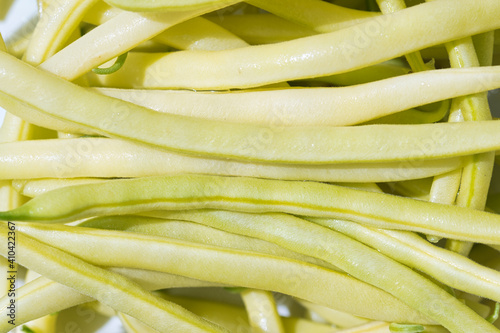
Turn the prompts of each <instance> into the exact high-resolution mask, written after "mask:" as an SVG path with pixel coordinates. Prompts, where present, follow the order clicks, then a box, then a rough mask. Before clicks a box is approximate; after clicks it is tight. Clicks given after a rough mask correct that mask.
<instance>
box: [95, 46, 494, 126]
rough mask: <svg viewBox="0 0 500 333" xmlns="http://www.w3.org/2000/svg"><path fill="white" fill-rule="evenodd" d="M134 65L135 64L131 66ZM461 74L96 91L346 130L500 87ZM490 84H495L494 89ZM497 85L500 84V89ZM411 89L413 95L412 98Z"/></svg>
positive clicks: (187, 109)
mask: <svg viewBox="0 0 500 333" xmlns="http://www.w3.org/2000/svg"><path fill="white" fill-rule="evenodd" d="M131 56H132V55H131ZM134 65H135V64H134V63H133V61H132V63H131V64H130V66H134ZM459 73H461V72H450V71H444V70H436V71H427V72H422V73H415V74H411V75H402V76H396V77H393V78H388V79H385V80H380V81H375V82H370V83H365V84H360V85H355V86H349V87H336V88H287V89H272V90H258V91H252V90H250V91H243V92H237V93H236V92H219V93H216V92H215V93H214V92H194V91H182V90H180V91H179V90H152V89H151V90H149V89H142V90H140V89H134V90H131V89H113V88H97V89H93V91H96V92H98V93H100V94H103V95H106V96H111V97H114V98H118V99H121V100H125V101H127V102H131V103H134V104H137V105H141V106H144V107H147V108H150V109H154V110H156V111H161V112H165V113H170V114H179V115H184V116H191V117H197V118H203V119H213V120H219V121H228V122H239V123H250V124H260V125H266V126H273V127H276V128H282V127H286V126H309V125H316V126H318V125H323V126H324V125H329V126H344V125H353V124H359V123H362V122H367V121H370V120H373V119H376V118H380V117H383V116H387V115H390V114H394V113H397V112H400V111H403V110H407V109H411V108H414V107H418V106H421V105H424V104H430V103H434V102H439V101H441V100H444V99H449V98H453V97H458V96H463V95H467V94H471V93H476V92H480V91H485V90H490V89H494V88H496V87H497V86H500V79H497V78H493V75H492V74H493V73H492V71H491V70H490V71H488V70H484V71H478V73H477V74H478V75H477V76H476V75H474V73H473V72H471V73H464V72H462V73H461V74H460V75H458V74H459ZM480 73H481V74H484V76H483V75H481V74H480ZM468 74H469V75H468ZM490 75H491V76H490ZM488 76H490V77H488ZM486 82H491V87H488V86H487V83H486ZM494 82H497V83H496V85H497V86H495V85H494V84H495V83H494ZM474 83H477V84H476V85H475V84H474ZM444 87H446V88H444ZM408 91H411V92H412V94H411V95H409V94H408Z"/></svg>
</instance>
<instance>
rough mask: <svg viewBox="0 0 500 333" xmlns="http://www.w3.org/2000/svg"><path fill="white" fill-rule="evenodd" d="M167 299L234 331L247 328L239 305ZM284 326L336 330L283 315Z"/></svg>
mask: <svg viewBox="0 0 500 333" xmlns="http://www.w3.org/2000/svg"><path fill="white" fill-rule="evenodd" d="M164 297H166V299H168V300H170V301H172V302H175V303H177V304H179V305H181V306H183V307H185V308H186V309H189V311H192V312H193V313H195V314H197V315H199V316H202V317H204V318H207V319H209V320H213V321H214V322H216V323H219V325H221V326H224V327H227V328H229V329H230V330H231V331H232V332H237V331H238V330H239V329H244V328H247V329H248V332H250V326H248V318H247V314H246V312H245V309H244V308H242V307H239V306H235V305H230V304H225V303H222V302H215V301H209V300H203V299H195V298H192V297H182V296H177V295H175V296H174V295H165V296H164ZM281 320H282V321H283V326H284V328H285V332H287V333H301V332H314V333H334V332H336V330H335V329H334V328H333V327H332V326H330V325H324V324H320V323H317V322H313V321H310V320H305V319H301V318H294V317H282V318H281Z"/></svg>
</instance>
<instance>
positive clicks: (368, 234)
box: [314, 220, 500, 302]
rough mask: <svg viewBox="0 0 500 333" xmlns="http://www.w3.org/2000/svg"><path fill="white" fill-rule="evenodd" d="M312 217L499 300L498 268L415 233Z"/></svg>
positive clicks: (455, 284) (456, 285)
mask: <svg viewBox="0 0 500 333" xmlns="http://www.w3.org/2000/svg"><path fill="white" fill-rule="evenodd" d="M314 221H315V222H317V223H319V224H320V225H323V226H327V227H329V228H331V229H334V230H337V231H339V232H342V233H344V234H346V235H348V236H350V237H352V238H354V239H357V240H359V241H360V242H363V243H365V244H369V245H370V246H372V247H374V248H376V249H378V250H379V251H380V252H382V253H384V254H385V255H387V256H389V257H391V258H394V259H395V260H397V261H399V262H401V263H404V264H405V265H407V266H410V267H414V268H416V269H418V270H420V271H422V272H425V273H426V274H428V275H429V276H432V277H434V278H435V279H437V280H440V281H442V282H443V283H446V284H447V285H449V286H450V287H453V288H456V289H459V290H465V291H466V292H469V293H471V294H474V295H479V296H482V297H485V298H489V299H493V300H495V301H497V302H498V301H500V292H499V290H500V272H497V271H495V270H492V269H488V268H486V267H483V266H481V265H479V264H476V263H475V262H473V261H472V260H470V259H468V258H466V257H464V256H461V255H458V254H456V253H454V252H451V251H448V250H444V249H442V248H439V247H437V246H434V245H431V244H429V243H428V242H427V241H425V240H424V239H423V238H421V237H419V236H417V235H416V234H413V233H409V232H401V231H395V230H381V229H372V228H367V227H364V226H361V225H359V224H356V223H352V222H348V221H340V220H332V221H326V220H314ZM396 249H397V250H396Z"/></svg>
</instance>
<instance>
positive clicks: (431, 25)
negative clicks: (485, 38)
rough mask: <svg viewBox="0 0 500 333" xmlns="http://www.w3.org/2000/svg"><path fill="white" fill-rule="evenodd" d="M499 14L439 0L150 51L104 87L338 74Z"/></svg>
mask: <svg viewBox="0 0 500 333" xmlns="http://www.w3.org/2000/svg"><path fill="white" fill-rule="evenodd" d="M483 6H484V7H483ZM449 8H453V11H451V10H449ZM499 12H500V5H499V4H498V3H497V2H496V1H494V0H484V1H481V2H474V5H472V4H471V3H470V1H467V0H455V1H450V0H442V1H433V2H430V3H425V4H422V5H419V6H414V7H411V8H408V9H406V10H403V11H399V12H397V13H394V14H391V15H385V16H378V17H375V18H371V19H368V20H366V21H365V22H363V23H360V24H358V25H355V26H351V27H348V28H345V29H341V30H338V31H334V32H331V33H325V34H320V35H316V36H310V37H304V38H299V39H296V40H292V41H288V42H283V43H277V44H271V45H256V46H249V47H244V48H239V49H235V50H227V51H216V52H199V51H197V52H191V51H181V52H174V53H168V54H164V55H158V54H155V55H144V56H143V57H142V60H143V61H144V62H142V63H140V62H135V63H134V67H133V68H130V67H129V70H130V71H129V72H128V75H129V77H128V78H127V77H126V76H127V74H126V73H127V71H123V72H117V73H115V74H113V75H110V76H107V77H105V78H101V80H102V84H103V85H109V86H115V85H118V84H120V85H121V86H122V87H123V85H124V84H125V83H126V82H127V79H130V78H132V80H135V81H137V75H139V76H140V77H141V78H142V80H141V82H140V87H138V88H174V89H178V88H185V89H196V90H225V89H231V88H248V87H256V86H262V85H265V84H271V83H276V82H283V81H287V80H296V79H303V78H311V77H318V76H326V75H332V74H339V73H343V72H348V71H351V70H355V69H359V68H362V67H366V66H369V65H374V64H377V63H380V62H382V61H386V60H390V59H394V58H396V57H398V56H402V55H404V54H407V53H410V52H413V51H417V50H420V49H422V48H425V47H428V46H432V45H436V44H441V43H443V42H447V41H450V40H454V39H458V38H462V37H467V36H470V35H474V34H478V33H481V32H485V31H490V30H494V29H497V28H498V27H500V23H498V20H497V19H496V18H497V16H498V13H499ZM479 17H481V19H479ZM472 18H475V19H474V20H473V19H472ZM132 59H133V57H131V59H130V60H132ZM131 63H132V62H129V63H128V65H129V66H130V65H131ZM76 65H77V64H72V65H68V66H67V67H66V66H64V68H62V67H63V63H62V62H61V63H60V66H61V70H60V71H59V70H57V71H54V73H58V75H59V73H61V75H62V74H63V73H71V72H74V70H72V68H73V67H74V66H76ZM66 75H67V74H66ZM123 75H125V77H124V76H123ZM66 77H67V76H66ZM68 78H70V79H71V77H68ZM129 81H130V80H129ZM128 87H130V85H129V86H128Z"/></svg>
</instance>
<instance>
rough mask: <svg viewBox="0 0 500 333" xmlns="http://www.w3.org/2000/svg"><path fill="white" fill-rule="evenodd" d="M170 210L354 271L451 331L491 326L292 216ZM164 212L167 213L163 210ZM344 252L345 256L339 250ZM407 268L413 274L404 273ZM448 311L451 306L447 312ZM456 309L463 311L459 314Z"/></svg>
mask: <svg viewBox="0 0 500 333" xmlns="http://www.w3.org/2000/svg"><path fill="white" fill-rule="evenodd" d="M161 213H162V212H159V214H161ZM172 215H173V216H177V217H178V218H179V217H180V218H182V217H184V218H186V219H191V220H192V221H196V222H199V223H203V224H207V225H210V226H213V227H216V228H220V229H223V230H226V231H229V232H235V233H240V234H242V235H247V236H252V237H258V238H262V239H265V240H268V241H271V242H273V243H275V244H278V245H280V246H283V247H286V248H288V249H291V250H294V251H297V252H300V253H302V254H306V255H310V256H314V257H316V258H321V259H323V260H325V261H327V262H330V263H332V264H334V265H336V266H338V267H340V268H341V269H343V270H345V272H346V273H348V274H351V275H353V276H354V277H357V278H359V279H361V280H363V281H366V282H368V283H370V284H373V285H374V286H377V287H379V288H381V289H383V290H386V291H388V292H390V293H391V294H393V295H395V296H396V297H398V298H399V299H401V300H402V301H404V302H405V303H407V304H409V305H411V306H412V307H413V308H414V309H416V310H418V311H420V312H421V313H422V314H425V315H427V316H429V317H430V318H433V319H434V320H436V321H437V322H438V323H439V324H441V325H443V326H445V327H447V328H448V329H450V330H451V331H452V332H469V331H471V330H472V328H475V327H477V326H476V325H482V326H483V327H484V329H485V330H491V331H492V332H493V331H494V328H493V327H492V326H489V325H488V324H489V323H487V322H486V321H485V320H483V318H481V317H480V316H479V315H477V314H476V313H475V312H473V311H472V310H471V309H470V308H468V307H465V306H463V303H461V302H459V301H458V300H457V299H456V298H454V297H452V296H451V295H450V294H448V293H447V292H446V291H444V290H443V289H441V288H440V287H438V286H437V285H435V284H433V283H431V282H430V281H429V280H428V279H426V278H424V277H423V276H421V275H420V274H418V273H416V272H414V271H413V270H411V269H410V268H408V267H406V266H404V265H401V264H399V263H397V262H396V261H393V260H392V259H389V258H388V257H386V256H384V255H382V254H380V253H379V252H378V251H376V250H374V249H372V248H370V247H368V246H366V245H364V244H362V243H358V242H357V241H354V240H353V239H351V238H349V237H347V236H344V235H341V234H340V233H337V232H330V231H329V230H328V229H325V228H324V227H321V226H318V225H314V224H310V222H308V221H306V220H303V219H300V218H297V217H295V216H291V215H284V214H241V213H235V212H229V211H198V212H180V213H178V214H175V213H174V214H172ZM165 216H167V217H168V216H169V214H168V212H167V213H166V214H165ZM347 252H349V256H346V255H345V254H346V253H347ZM382 267H383V273H382V274H381V272H380V269H381V268H382ZM413 274H416V275H415V276H412V277H410V276H411V275H413ZM404 276H406V277H404ZM396 281H397V282H396ZM433 302H435V303H437V304H440V305H439V306H438V307H437V308H433V307H428V306H427V304H433ZM447 311H450V312H447ZM454 311H457V312H456V313H453V312H454ZM461 311H463V312H462V313H463V314H462V315H459V314H458V313H459V312H461ZM462 316H463V317H462ZM458 317H460V318H462V319H464V320H465V321H464V324H458V325H457V320H458ZM451 318H453V319H451ZM469 320H470V321H469ZM474 322H475V323H474ZM466 325H470V326H469V328H465V326H466Z"/></svg>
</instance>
